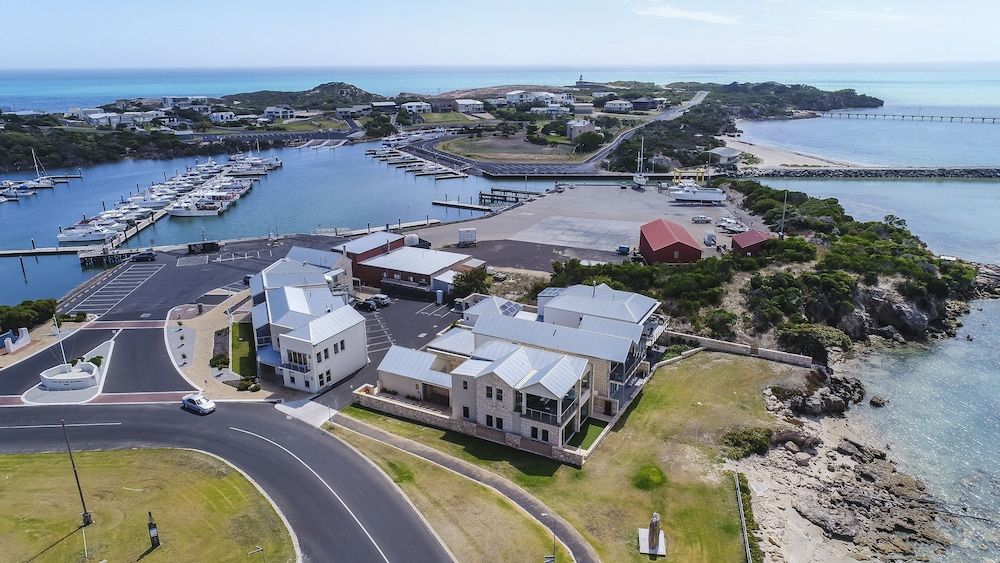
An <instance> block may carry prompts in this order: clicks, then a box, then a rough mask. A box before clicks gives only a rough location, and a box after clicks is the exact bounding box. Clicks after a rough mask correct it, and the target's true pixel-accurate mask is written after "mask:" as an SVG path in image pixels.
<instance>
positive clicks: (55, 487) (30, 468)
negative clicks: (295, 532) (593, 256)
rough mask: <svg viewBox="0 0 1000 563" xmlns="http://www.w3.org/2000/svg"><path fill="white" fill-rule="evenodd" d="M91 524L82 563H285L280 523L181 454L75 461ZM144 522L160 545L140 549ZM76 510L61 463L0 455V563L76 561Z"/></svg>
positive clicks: (195, 456) (251, 495) (122, 453)
mask: <svg viewBox="0 0 1000 563" xmlns="http://www.w3.org/2000/svg"><path fill="white" fill-rule="evenodd" d="M74 457H75V458H76V463H77V468H78V469H79V472H80V484H81V486H82V488H83V492H84V495H85V498H86V500H87V508H88V509H89V510H90V511H91V513H92V514H93V516H94V524H92V525H91V526H89V527H87V529H86V534H87V547H88V550H89V555H90V559H89V561H94V562H97V561H105V560H107V561H138V560H139V559H142V561H143V562H144V563H146V562H156V561H171V562H172V561H227V560H228V561H231V560H234V559H235V560H245V559H246V557H245V554H246V553H247V552H249V551H251V550H253V549H254V548H255V547H256V546H258V545H259V546H261V547H262V548H264V550H265V553H266V554H267V560H268V561H294V560H295V552H294V548H293V547H292V541H291V537H290V536H289V533H288V530H287V529H286V528H285V525H284V523H283V522H282V521H281V519H280V518H279V517H278V514H277V513H276V512H275V511H274V508H273V507H272V506H271V504H270V503H269V502H268V501H267V499H265V498H264V497H263V496H261V494H260V493H259V492H258V491H257V489H256V488H255V487H254V486H253V485H252V484H251V483H250V482H249V481H247V480H246V479H245V478H244V477H243V475H242V474H240V473H239V472H238V471H236V470H234V469H233V468H232V467H230V466H229V465H227V464H225V463H223V462H221V461H219V460H217V459H215V458H213V457H209V456H206V455H204V454H200V453H197V452H192V451H187V450H118V451H105V452H78V453H76V454H75V456H74ZM147 512H152V513H153V517H154V518H155V519H156V523H157V525H158V528H159V532H160V540H161V542H162V543H161V545H160V547H159V548H157V549H156V550H154V551H151V552H149V553H144V552H146V551H147V549H148V548H149V536H148V532H147V528H146V522H147V516H146V514H147ZM79 523H80V504H79V497H78V496H77V491H76V485H75V484H74V482H73V472H72V469H71V468H70V464H69V459H68V457H67V456H66V454H64V453H58V454H17V455H0V546H3V549H2V552H0V560H3V561H29V560H30V561H34V562H41V561H52V562H63V561H83V560H84V558H83V555H84V552H83V536H82V533H81V532H80V531H79V530H78V526H79Z"/></svg>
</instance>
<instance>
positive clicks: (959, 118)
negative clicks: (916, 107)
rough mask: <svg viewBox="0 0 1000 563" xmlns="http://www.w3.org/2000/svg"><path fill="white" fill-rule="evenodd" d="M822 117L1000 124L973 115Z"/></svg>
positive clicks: (833, 113)
mask: <svg viewBox="0 0 1000 563" xmlns="http://www.w3.org/2000/svg"><path fill="white" fill-rule="evenodd" d="M819 115H820V116H821V117H831V118H839V119H880V120H887V121H936V122H938V123H991V124H996V123H997V122H1000V117H986V116H978V115H977V116H971V115H920V114H912V113H869V112H856V111H824V112H821V113H820V114H819Z"/></svg>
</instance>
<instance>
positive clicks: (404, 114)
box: [396, 108, 413, 125]
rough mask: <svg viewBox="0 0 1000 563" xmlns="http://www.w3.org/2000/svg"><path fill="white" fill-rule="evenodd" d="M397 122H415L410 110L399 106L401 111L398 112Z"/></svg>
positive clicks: (407, 123)
mask: <svg viewBox="0 0 1000 563" xmlns="http://www.w3.org/2000/svg"><path fill="white" fill-rule="evenodd" d="M396 123H398V124H400V125H410V124H412V123H413V119H412V118H411V117H410V112H408V111H406V108H399V113H397V114H396Z"/></svg>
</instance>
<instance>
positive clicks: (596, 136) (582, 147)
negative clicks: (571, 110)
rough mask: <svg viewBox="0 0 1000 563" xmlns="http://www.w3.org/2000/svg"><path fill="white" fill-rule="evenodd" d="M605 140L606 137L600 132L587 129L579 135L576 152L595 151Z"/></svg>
mask: <svg viewBox="0 0 1000 563" xmlns="http://www.w3.org/2000/svg"><path fill="white" fill-rule="evenodd" d="M603 142H604V137H603V136H602V135H601V134H600V133H596V132H594V131H587V132H586V133H582V134H580V135H577V137H576V152H593V151H595V150H597V147H599V146H601V143H603Z"/></svg>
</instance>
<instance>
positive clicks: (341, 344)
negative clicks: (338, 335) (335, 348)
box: [340, 340, 347, 350]
mask: <svg viewBox="0 0 1000 563" xmlns="http://www.w3.org/2000/svg"><path fill="white" fill-rule="evenodd" d="M340 349H341V350H347V346H344V341H343V340H341V341H340Z"/></svg>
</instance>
